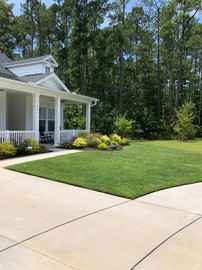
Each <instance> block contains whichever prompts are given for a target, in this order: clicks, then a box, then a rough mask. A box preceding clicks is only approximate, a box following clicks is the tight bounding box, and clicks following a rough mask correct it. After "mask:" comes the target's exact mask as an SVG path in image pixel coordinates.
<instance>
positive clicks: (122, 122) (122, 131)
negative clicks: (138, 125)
mask: <svg viewBox="0 0 202 270" xmlns="http://www.w3.org/2000/svg"><path fill="white" fill-rule="evenodd" d="M133 123H134V122H133V121H132V120H127V119H126V117H125V115H123V116H119V117H117V118H116V121H115V132H116V133H118V134H119V135H120V136H121V137H123V136H127V135H128V136H130V135H131V133H132V125H133Z"/></svg>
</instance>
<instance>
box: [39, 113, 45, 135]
mask: <svg viewBox="0 0 202 270" xmlns="http://www.w3.org/2000/svg"><path fill="white" fill-rule="evenodd" d="M39 130H43V131H45V130H46V108H39Z"/></svg>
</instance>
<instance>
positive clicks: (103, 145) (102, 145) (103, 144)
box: [98, 143, 108, 150]
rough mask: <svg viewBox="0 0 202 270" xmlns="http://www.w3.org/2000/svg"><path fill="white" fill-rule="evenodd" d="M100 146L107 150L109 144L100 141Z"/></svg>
mask: <svg viewBox="0 0 202 270" xmlns="http://www.w3.org/2000/svg"><path fill="white" fill-rule="evenodd" d="M98 148H99V149H101V150H106V149H107V148H108V146H107V145H106V144H105V143H100V144H99V145H98Z"/></svg>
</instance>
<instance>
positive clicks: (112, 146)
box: [108, 144, 117, 149]
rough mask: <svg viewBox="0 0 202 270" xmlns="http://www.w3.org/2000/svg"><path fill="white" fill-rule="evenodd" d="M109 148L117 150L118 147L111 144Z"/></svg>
mask: <svg viewBox="0 0 202 270" xmlns="http://www.w3.org/2000/svg"><path fill="white" fill-rule="evenodd" d="M108 147H109V148H111V149H116V148H117V147H116V145H114V144H111V145H109V146H108Z"/></svg>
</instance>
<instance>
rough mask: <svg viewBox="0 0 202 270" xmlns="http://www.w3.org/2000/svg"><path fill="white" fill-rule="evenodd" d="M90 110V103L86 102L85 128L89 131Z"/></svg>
mask: <svg viewBox="0 0 202 270" xmlns="http://www.w3.org/2000/svg"><path fill="white" fill-rule="evenodd" d="M90 110H91V103H87V104H86V130H87V131H88V132H89V133H90Z"/></svg>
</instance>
